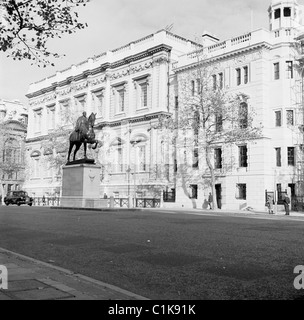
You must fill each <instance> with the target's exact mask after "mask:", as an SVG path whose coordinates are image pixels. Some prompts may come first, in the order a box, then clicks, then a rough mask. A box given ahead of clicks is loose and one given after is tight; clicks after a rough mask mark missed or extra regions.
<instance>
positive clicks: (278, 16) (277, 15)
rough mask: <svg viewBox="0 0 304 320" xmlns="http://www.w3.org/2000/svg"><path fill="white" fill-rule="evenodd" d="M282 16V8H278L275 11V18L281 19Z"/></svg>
mask: <svg viewBox="0 0 304 320" xmlns="http://www.w3.org/2000/svg"><path fill="white" fill-rule="evenodd" d="M280 17H281V9H276V10H275V11H274V18H275V19H279V18H280Z"/></svg>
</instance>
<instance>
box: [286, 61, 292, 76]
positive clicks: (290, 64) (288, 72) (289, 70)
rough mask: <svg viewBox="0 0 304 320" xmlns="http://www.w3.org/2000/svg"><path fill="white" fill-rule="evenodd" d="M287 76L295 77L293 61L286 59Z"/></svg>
mask: <svg viewBox="0 0 304 320" xmlns="http://www.w3.org/2000/svg"><path fill="white" fill-rule="evenodd" d="M286 78H287V79H293V62H292V61H286Z"/></svg>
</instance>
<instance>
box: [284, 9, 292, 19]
mask: <svg viewBox="0 0 304 320" xmlns="http://www.w3.org/2000/svg"><path fill="white" fill-rule="evenodd" d="M284 17H291V8H288V7H286V8H284Z"/></svg>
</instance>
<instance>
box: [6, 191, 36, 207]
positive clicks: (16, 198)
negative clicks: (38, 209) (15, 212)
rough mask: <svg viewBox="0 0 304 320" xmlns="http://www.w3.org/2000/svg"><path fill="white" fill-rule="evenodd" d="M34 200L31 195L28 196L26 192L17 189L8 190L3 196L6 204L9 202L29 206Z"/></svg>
mask: <svg viewBox="0 0 304 320" xmlns="http://www.w3.org/2000/svg"><path fill="white" fill-rule="evenodd" d="M33 202H34V199H33V198H32V197H29V195H28V194H27V192H25V191H22V190H19V191H10V192H9V193H8V194H7V195H6V197H4V203H5V204H6V205H7V206H8V205H9V204H16V205H17V206H20V205H21V204H27V205H29V206H31V205H32V204H33Z"/></svg>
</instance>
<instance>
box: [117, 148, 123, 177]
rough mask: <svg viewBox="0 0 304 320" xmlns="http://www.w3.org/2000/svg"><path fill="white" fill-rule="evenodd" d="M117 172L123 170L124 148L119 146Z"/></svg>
mask: <svg viewBox="0 0 304 320" xmlns="http://www.w3.org/2000/svg"><path fill="white" fill-rule="evenodd" d="M117 172H123V154H122V148H117Z"/></svg>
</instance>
